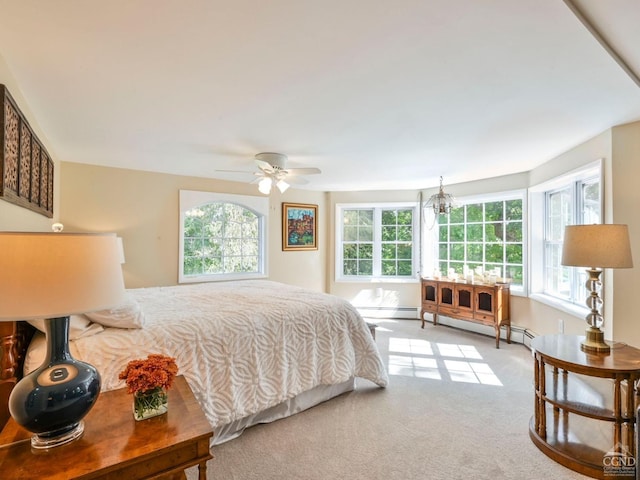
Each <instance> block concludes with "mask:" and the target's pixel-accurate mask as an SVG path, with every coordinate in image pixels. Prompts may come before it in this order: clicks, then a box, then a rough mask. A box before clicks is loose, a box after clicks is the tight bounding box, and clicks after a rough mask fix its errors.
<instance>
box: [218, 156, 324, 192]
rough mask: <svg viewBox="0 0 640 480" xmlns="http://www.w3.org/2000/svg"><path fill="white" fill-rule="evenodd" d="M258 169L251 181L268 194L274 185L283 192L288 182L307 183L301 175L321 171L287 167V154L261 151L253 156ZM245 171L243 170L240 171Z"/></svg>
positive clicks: (311, 168)
mask: <svg viewBox="0 0 640 480" xmlns="http://www.w3.org/2000/svg"><path fill="white" fill-rule="evenodd" d="M255 162H256V166H257V167H258V169H259V171H258V172H254V175H255V176H256V177H257V178H256V179H255V180H254V181H253V182H251V183H257V184H258V190H259V191H260V193H264V194H265V195H268V194H269V193H271V187H272V186H273V185H275V186H276V187H278V190H280V192H281V193H284V192H285V191H286V190H287V188H289V185H290V184H296V185H304V184H305V183H308V182H307V180H306V179H304V178H302V177H301V175H316V174H318V173H322V172H321V171H320V169H319V168H314V167H306V168H287V156H286V155H284V154H282V153H273V152H262V153H258V154H257V155H256V156H255ZM218 171H220V172H237V170H218ZM242 173H245V172H242Z"/></svg>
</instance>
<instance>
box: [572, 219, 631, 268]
mask: <svg viewBox="0 0 640 480" xmlns="http://www.w3.org/2000/svg"><path fill="white" fill-rule="evenodd" d="M562 265H567V266H573V267H599V268H631V267H633V259H632V257H631V245H630V243H629V230H628V228H627V226H626V225H614V224H600V225H570V226H567V227H566V228H565V231H564V242H563V247H562Z"/></svg>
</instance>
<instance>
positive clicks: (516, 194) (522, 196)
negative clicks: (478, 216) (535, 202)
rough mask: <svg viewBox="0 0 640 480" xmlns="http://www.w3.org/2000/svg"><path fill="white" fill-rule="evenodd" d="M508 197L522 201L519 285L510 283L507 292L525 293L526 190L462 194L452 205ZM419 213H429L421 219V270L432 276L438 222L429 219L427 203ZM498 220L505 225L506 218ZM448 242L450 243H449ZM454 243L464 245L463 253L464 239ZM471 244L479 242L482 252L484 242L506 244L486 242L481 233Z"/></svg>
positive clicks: (435, 264) (436, 256)
mask: <svg viewBox="0 0 640 480" xmlns="http://www.w3.org/2000/svg"><path fill="white" fill-rule="evenodd" d="M509 200H521V201H522V220H521V222H522V241H521V242H518V243H522V285H514V284H511V286H510V291H511V294H514V295H526V292H527V277H528V275H527V271H528V259H527V251H528V234H527V231H528V224H527V208H528V203H527V193H526V189H517V190H507V191H502V192H492V193H486V194H481V195H468V196H464V197H459V198H457V199H456V202H455V206H456V207H461V206H466V205H473V204H477V203H482V204H486V203H493V202H507V201H509ZM423 212H429V215H430V216H431V217H432V218H425V219H424V223H425V226H424V229H423V230H424V232H425V233H424V238H425V245H424V262H423V272H425V273H424V276H427V277H430V276H432V272H434V271H435V270H438V269H439V266H440V252H439V245H440V238H439V227H440V223H439V222H438V218H433V212H432V209H431V206H430V205H427V204H425V205H424V207H423ZM425 217H427V215H425ZM502 222H503V223H504V224H505V225H506V223H508V222H507V220H506V219H504V220H502ZM470 223H471V224H473V225H478V224H479V225H485V224H490V223H496V222H485V221H482V222H470ZM466 224H467V222H466V219H465V222H464V223H463V224H462V225H466ZM483 231H484V227H483ZM449 243H451V242H449ZM457 243H461V244H462V245H464V250H465V252H467V250H468V246H467V240H466V238H465V239H464V241H463V242H457ZM471 243H474V244H475V243H480V244H481V245H483V251H484V246H486V245H491V244H495V243H500V244H501V245H502V246H503V248H505V244H507V245H508V244H509V243H507V242H505V241H503V242H487V240H486V238H485V236H484V235H483V239H482V242H471ZM468 263H477V262H468ZM482 263H486V262H484V261H483V262H482ZM506 263H507V262H506V256H505V258H504V259H503V262H502V264H503V266H502V268H501V269H502V272H501V273H502V275H503V276H504V275H505V273H506V272H505V271H504V270H505V269H504V265H505V264H506ZM441 275H443V276H446V275H447V272H441Z"/></svg>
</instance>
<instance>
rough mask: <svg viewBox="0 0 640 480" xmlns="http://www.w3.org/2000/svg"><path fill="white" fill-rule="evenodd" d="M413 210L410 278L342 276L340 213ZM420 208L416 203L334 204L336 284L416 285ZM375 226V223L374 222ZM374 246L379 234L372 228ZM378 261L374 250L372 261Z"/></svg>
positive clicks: (377, 255) (378, 255) (417, 277)
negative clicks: (372, 210)
mask: <svg viewBox="0 0 640 480" xmlns="http://www.w3.org/2000/svg"><path fill="white" fill-rule="evenodd" d="M359 208H362V209H394V208H395V209H398V208H411V209H413V223H412V225H411V228H412V231H413V239H412V246H411V250H412V251H411V270H412V271H413V272H414V273H413V275H412V276H410V277H387V276H374V275H370V276H364V275H363V276H345V275H343V274H342V266H343V259H342V211H343V210H356V209H359ZM419 215H420V208H419V205H418V203H417V202H388V203H387V202H385V203H375V202H370V203H337V204H336V213H335V218H336V227H335V245H336V248H335V266H334V273H335V277H336V282H344V283H417V282H418V281H419V279H420V276H419V272H418V265H419V261H418V258H419V255H420V226H419V221H418V218H419ZM374 226H375V221H374ZM373 236H374V245H376V244H379V241H380V238H379V236H380V232H379V231H378V230H377V229H375V228H374V230H373ZM376 260H380V253H379V252H377V250H376V249H375V248H374V251H373V261H374V262H376Z"/></svg>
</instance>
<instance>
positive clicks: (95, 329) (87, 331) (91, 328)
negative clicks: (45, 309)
mask: <svg viewBox="0 0 640 480" xmlns="http://www.w3.org/2000/svg"><path fill="white" fill-rule="evenodd" d="M44 322H45V320H43V319H39V320H27V323H29V324H30V325H33V326H34V327H35V328H36V329H38V330H39V331H41V332H43V333H46V329H45V325H44ZM103 330H104V327H103V326H102V325H98V324H97V323H91V320H89V319H88V318H87V317H86V316H85V315H71V316H70V318H69V340H75V339H76V338H82V337H90V336H91V335H95V334H96V333H100V332H102V331H103Z"/></svg>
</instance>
